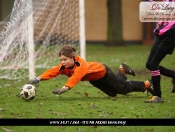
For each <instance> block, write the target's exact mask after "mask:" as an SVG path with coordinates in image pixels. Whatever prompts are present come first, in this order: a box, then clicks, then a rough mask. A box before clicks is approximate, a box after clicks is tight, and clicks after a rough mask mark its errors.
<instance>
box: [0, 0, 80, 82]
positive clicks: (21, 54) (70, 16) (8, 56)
mask: <svg viewBox="0 0 175 132" xmlns="http://www.w3.org/2000/svg"><path fill="white" fill-rule="evenodd" d="M31 16H32V17H31ZM29 17H30V18H32V19H33V20H32V21H30V22H29V21H28V18H29ZM4 22H5V21H4ZM5 23H6V24H5V25H4V27H3V30H2V31H0V78H7V79H22V78H28V75H29V69H30V66H29V52H28V51H29V48H30V45H29V42H30V41H31V40H30V39H31V38H29V36H32V37H33V40H32V41H33V42H34V49H35V50H34V58H35V62H34V63H35V68H50V67H53V66H55V65H57V64H58V63H59V58H58V50H59V48H60V47H62V46H63V45H65V44H71V45H73V46H74V47H75V48H76V49H77V53H78V54H79V53H80V51H79V49H80V44H79V3H78V0H49V1H48V0H33V1H32V2H30V3H26V1H24V0H15V2H14V7H13V10H12V13H11V15H10V21H9V22H5ZM1 25H2V24H1Z"/></svg>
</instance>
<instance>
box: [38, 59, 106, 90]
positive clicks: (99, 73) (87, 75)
mask: <svg viewBox="0 0 175 132" xmlns="http://www.w3.org/2000/svg"><path fill="white" fill-rule="evenodd" d="M74 63H75V64H74V66H73V67H72V68H65V67H64V66H62V64H61V63H60V64H59V65H58V66H56V67H54V68H51V69H48V70H46V71H45V72H44V73H43V74H41V75H40V76H39V77H41V80H48V79H51V78H54V77H56V76H58V75H66V76H68V77H69V79H68V81H67V82H66V84H65V86H68V87H69V88H73V87H74V86H75V85H76V84H78V82H79V81H95V80H98V79H100V78H102V77H104V75H105V74H106V68H105V66H104V65H103V64H101V63H99V62H86V61H85V60H84V59H82V58H81V57H79V56H76V57H75V61H74Z"/></svg>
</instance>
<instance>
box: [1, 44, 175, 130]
mask: <svg viewBox="0 0 175 132" xmlns="http://www.w3.org/2000/svg"><path fill="white" fill-rule="evenodd" d="M150 48H151V47H150V46H145V45H132V46H121V47H106V46H103V45H87V54H86V56H87V58H86V60H87V61H98V62H102V63H105V64H106V65H107V66H108V67H110V68H111V69H112V70H113V71H114V72H116V71H117V70H118V67H119V65H120V63H122V62H126V63H127V64H128V65H129V66H130V67H131V68H133V69H134V70H135V71H136V73H137V75H136V76H135V77H133V76H131V75H127V77H128V80H138V81H145V80H147V79H150V77H151V74H150V71H148V70H147V69H146V68H145V63H146V59H147V57H148V54H149V51H150ZM174 57H175V54H173V55H171V56H170V55H167V57H166V58H165V59H164V60H163V61H162V63H161V65H163V66H165V67H167V68H170V69H172V70H175V67H174V65H175V60H174ZM45 70H46V69H37V74H38V75H39V74H41V73H42V72H44V71H45ZM67 79H68V78H67V77H66V76H58V77H56V78H54V79H51V80H48V81H42V82H40V86H39V87H36V90H37V95H36V97H35V99H34V100H31V101H25V100H23V99H21V98H20V97H19V89H20V87H21V86H22V85H23V84H25V83H27V82H28V80H27V79H24V80H22V81H20V82H16V81H10V80H0V85H1V86H5V85H6V86H7V85H9V86H8V87H4V88H1V89H0V108H2V109H3V110H2V111H0V118H76V119H77V118H89V119H93V118H151V119H153V118H175V114H174V109H175V105H174V98H175V94H173V93H171V89H172V84H171V79H170V78H167V77H164V76H162V80H161V87H162V93H163V94H162V96H163V98H164V101H165V102H164V103H159V104H147V103H143V102H144V101H145V100H147V99H148V98H149V96H147V94H145V93H140V92H132V93H129V94H127V95H117V96H116V98H115V99H114V98H112V99H111V98H110V97H108V96H107V95H105V94H103V93H101V91H99V90H98V89H97V88H95V87H93V86H92V85H91V84H90V83H89V82H80V83H79V84H78V85H76V86H75V87H74V88H73V89H71V90H70V91H68V92H67V93H64V94H62V95H54V94H52V90H53V89H55V88H57V87H60V88H61V87H62V86H63V85H64V84H65V82H66V81H67ZM8 130H12V131H13V132H24V131H25V132H31V131H34V132H35V131H36V132H59V131H62V132H89V131H91V132H116V131H117V132H125V131H132V132H165V131H167V132H168V131H175V127H174V126H166V127H165V126H146V127H145V126H112V127H111V126H95V127H94V126H84V127H81V126H38V127H36V126H35V127H34V126H30V127H29V126H0V132H1V131H2V132H5V131H8Z"/></svg>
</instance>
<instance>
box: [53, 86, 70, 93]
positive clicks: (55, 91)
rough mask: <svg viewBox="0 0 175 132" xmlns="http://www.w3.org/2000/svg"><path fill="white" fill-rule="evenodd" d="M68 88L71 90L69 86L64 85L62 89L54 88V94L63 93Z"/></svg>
mask: <svg viewBox="0 0 175 132" xmlns="http://www.w3.org/2000/svg"><path fill="white" fill-rule="evenodd" d="M68 90H70V88H69V87H67V86H63V87H62V88H60V89H55V90H53V91H52V93H53V94H62V93H65V92H67V91H68Z"/></svg>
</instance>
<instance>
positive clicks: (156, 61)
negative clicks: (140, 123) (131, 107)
mask: <svg viewBox="0 0 175 132" xmlns="http://www.w3.org/2000/svg"><path fill="white" fill-rule="evenodd" d="M147 1H153V0H147ZM157 2H160V1H157ZM163 2H174V0H163ZM157 24H158V27H157V28H155V29H154V31H153V32H154V34H155V42H154V44H153V46H152V48H151V51H150V54H149V56H148V59H147V62H146V68H147V69H149V70H150V71H151V76H152V77H151V79H152V83H153V87H154V96H152V97H151V98H149V99H148V100H146V101H145V103H152V102H154V103H160V102H164V100H163V98H162V92H161V86H160V81H161V75H164V76H167V77H170V78H172V83H173V89H172V92H173V93H174V92H175V71H173V70H170V69H167V68H165V67H163V66H161V65H160V63H161V61H162V60H163V59H164V58H165V56H166V55H167V54H170V55H171V54H172V53H173V51H174V47H175V22H172V21H171V22H169V21H165V22H158V23H157Z"/></svg>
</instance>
